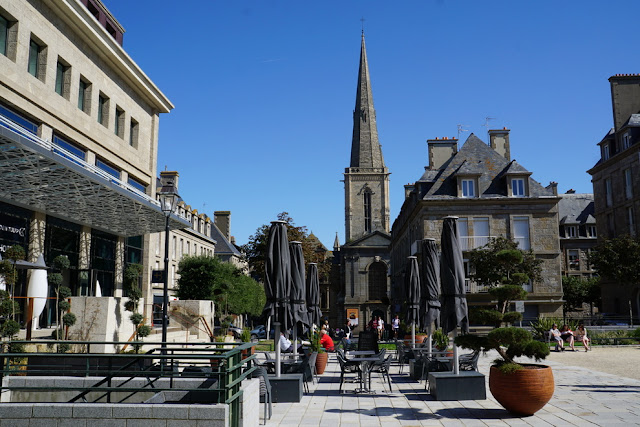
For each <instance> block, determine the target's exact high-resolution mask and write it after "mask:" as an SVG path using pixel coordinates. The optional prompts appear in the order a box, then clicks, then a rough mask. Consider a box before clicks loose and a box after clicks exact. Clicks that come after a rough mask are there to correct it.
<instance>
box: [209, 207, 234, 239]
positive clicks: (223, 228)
mask: <svg viewBox="0 0 640 427" xmlns="http://www.w3.org/2000/svg"><path fill="white" fill-rule="evenodd" d="M213 223H214V224H215V225H216V227H218V230H220V232H221V233H222V235H223V236H224V237H226V238H227V240H228V241H231V211H215V212H214V213H213Z"/></svg>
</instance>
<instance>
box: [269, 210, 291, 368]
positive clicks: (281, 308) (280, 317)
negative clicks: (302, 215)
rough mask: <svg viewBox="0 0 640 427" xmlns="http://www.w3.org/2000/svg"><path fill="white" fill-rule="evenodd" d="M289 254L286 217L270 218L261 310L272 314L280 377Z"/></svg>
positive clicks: (287, 314) (288, 309) (288, 322)
mask: <svg viewBox="0 0 640 427" xmlns="http://www.w3.org/2000/svg"><path fill="white" fill-rule="evenodd" d="M290 288H291V256H290V254H289V242H288V240H287V225H286V222H285V221H273V222H271V227H270V228H269V241H268V243H267V259H266V260H265V282H264V291H265V294H266V297H267V302H266V304H265V306H264V310H263V312H262V314H263V315H264V316H270V317H272V318H273V320H274V322H273V325H274V328H275V336H274V337H273V340H274V344H275V348H276V376H277V377H280V343H279V341H280V330H281V329H280V327H281V326H282V327H283V328H284V330H287V329H289V328H290V327H291V324H292V322H291V302H290V300H289V291H290Z"/></svg>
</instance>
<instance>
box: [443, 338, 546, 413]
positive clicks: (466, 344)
mask: <svg viewBox="0 0 640 427" xmlns="http://www.w3.org/2000/svg"><path fill="white" fill-rule="evenodd" d="M455 343H456V345H458V346H460V347H462V348H466V349H471V350H479V351H483V352H487V351H489V350H496V351H497V352H498V354H499V355H500V356H501V358H499V359H496V360H495V361H494V362H493V365H492V366H491V370H490V373H489V390H491V394H493V397H495V398H496V400H497V401H498V403H500V404H501V405H502V406H503V407H504V408H505V409H506V410H508V411H509V412H512V413H514V414H517V415H521V416H529V415H533V414H534V413H535V412H536V411H538V410H539V409H541V408H542V407H543V406H544V405H545V404H546V403H547V402H548V401H549V400H550V399H551V397H552V396H553V391H554V388H555V384H554V381H553V372H552V371H551V367H549V366H546V365H538V364H529V363H520V362H516V361H515V360H514V359H515V358H516V357H521V356H526V357H529V358H533V359H535V360H536V361H540V360H542V359H544V358H546V357H547V356H548V355H549V346H548V345H547V344H545V343H543V342H539V341H535V340H533V338H532V335H531V333H530V332H529V331H527V330H525V329H520V328H513V327H511V328H497V329H494V330H493V331H491V332H489V334H488V335H487V336H486V337H480V336H476V335H472V334H467V335H461V336H459V337H456V339H455Z"/></svg>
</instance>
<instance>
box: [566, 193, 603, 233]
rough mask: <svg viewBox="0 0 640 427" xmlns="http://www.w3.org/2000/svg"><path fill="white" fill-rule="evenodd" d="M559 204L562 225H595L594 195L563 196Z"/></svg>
mask: <svg viewBox="0 0 640 427" xmlns="http://www.w3.org/2000/svg"><path fill="white" fill-rule="evenodd" d="M561 197H562V198H561V199H560V201H559V202H558V218H560V224H561V225H564V224H580V225H582V224H595V223H596V218H595V217H594V202H593V194H587V193H585V194H575V193H571V194H562V195H561Z"/></svg>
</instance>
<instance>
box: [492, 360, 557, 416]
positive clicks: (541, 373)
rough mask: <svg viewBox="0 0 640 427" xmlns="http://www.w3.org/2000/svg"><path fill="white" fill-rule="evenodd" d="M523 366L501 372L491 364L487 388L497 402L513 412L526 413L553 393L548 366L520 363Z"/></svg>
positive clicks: (532, 412)
mask: <svg viewBox="0 0 640 427" xmlns="http://www.w3.org/2000/svg"><path fill="white" fill-rule="evenodd" d="M522 366H523V367H524V369H520V370H518V371H515V372H512V373H509V374H503V373H502V372H500V370H499V369H498V368H496V367H494V366H492V367H491V371H490V373H489V390H491V394H493V397H495V398H496V400H497V401H498V403H499V404H501V405H502V406H504V408H505V409H506V410H507V411H509V412H511V413H513V414H516V415H521V416H529V415H533V414H534V413H535V412H536V411H538V410H540V409H541V408H542V407H543V406H544V405H546V404H547V402H548V401H549V400H550V399H551V397H552V396H553V391H554V389H555V383H554V381H553V372H552V371H551V367H550V366H546V365H534V364H522Z"/></svg>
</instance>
